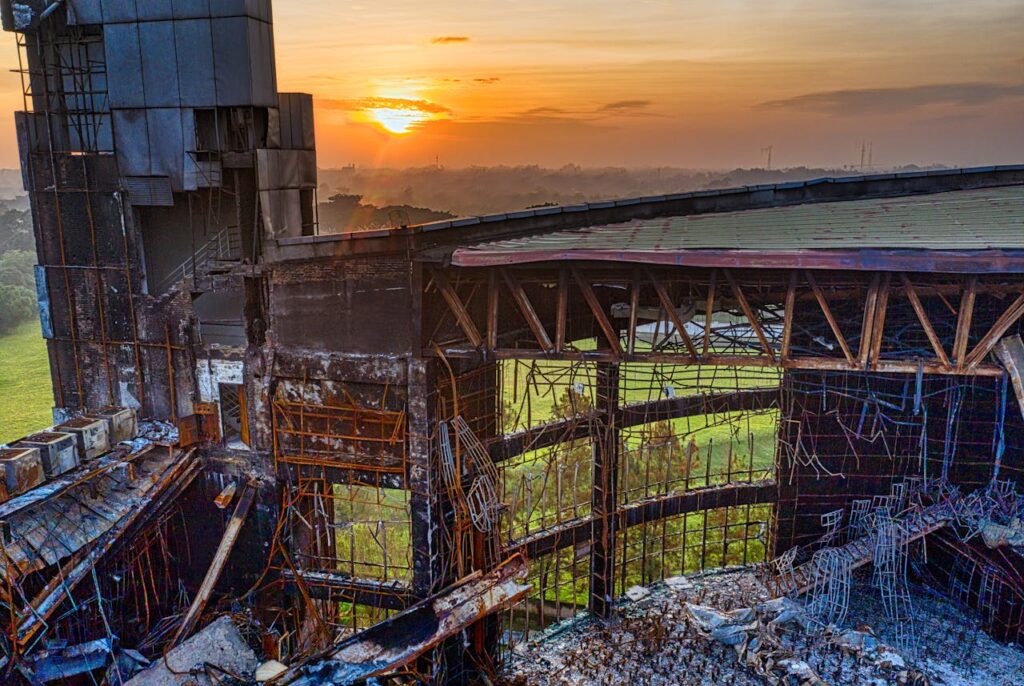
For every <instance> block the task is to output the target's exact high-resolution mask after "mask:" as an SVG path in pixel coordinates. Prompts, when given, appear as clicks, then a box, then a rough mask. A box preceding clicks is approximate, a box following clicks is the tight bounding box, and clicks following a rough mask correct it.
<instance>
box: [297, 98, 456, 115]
mask: <svg viewBox="0 0 1024 686" xmlns="http://www.w3.org/2000/svg"><path fill="white" fill-rule="evenodd" d="M315 102H316V104H317V105H318V106H319V107H321V108H323V109H327V110H343V111H347V112H362V111H366V110H409V111H416V112H425V113H427V114H451V113H452V111H451V110H450V109H449V108H447V107H445V106H444V105H440V104H438V103H436V102H430V101H429V100H415V99H412V98H360V99H358V100H335V99H331V98H317V99H316V100H315Z"/></svg>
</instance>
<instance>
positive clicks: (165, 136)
mask: <svg viewBox="0 0 1024 686" xmlns="http://www.w3.org/2000/svg"><path fill="white" fill-rule="evenodd" d="M146 121H147V122H148V124H149V149H150V153H151V155H152V162H151V168H152V172H151V173H152V174H153V175H154V176H169V177H171V186H172V187H173V188H174V190H175V191H182V190H184V188H185V180H184V176H185V160H184V150H185V142H184V138H183V135H182V130H181V111H180V110H176V109H153V110H146Z"/></svg>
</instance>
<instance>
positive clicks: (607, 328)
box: [571, 267, 622, 358]
mask: <svg viewBox="0 0 1024 686" xmlns="http://www.w3.org/2000/svg"><path fill="white" fill-rule="evenodd" d="M571 269H572V276H573V279H574V280H575V281H576V285H577V286H578V287H579V289H580V292H581V293H583V299H584V300H585V301H587V306H588V307H590V312H591V314H593V315H594V319H595V320H596V321H597V325H598V326H599V327H600V329H601V332H602V333H603V334H604V337H605V339H607V341H608V345H609V346H610V347H611V349H612V353H613V354H614V355H615V357H616V358H620V357H622V343H620V342H619V332H618V331H617V330H616V329H615V327H614V326H612V323H611V320H609V319H608V313H607V312H605V311H604V308H603V307H601V301H600V300H598V298H597V294H596V293H594V289H593V288H591V287H590V282H589V281H587V280H586V278H585V277H584V276H583V273H582V272H580V270H579V269H577V268H576V267H572V268H571Z"/></svg>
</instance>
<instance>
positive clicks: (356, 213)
mask: <svg viewBox="0 0 1024 686" xmlns="http://www.w3.org/2000/svg"><path fill="white" fill-rule="evenodd" d="M454 216H455V215H453V214H451V213H450V212H442V211H437V210H430V209H427V208H425V207H412V206H410V205H385V206H384V207H377V206H376V205H370V204H363V202H362V196H361V195H350V194H338V195H333V196H331V197H330V199H329V200H328V201H327V202H322V203H320V216H319V219H320V233H341V232H345V231H364V230H370V229H377V228H381V227H386V226H408V225H410V224H424V223H426V222H432V221H437V220H439V219H451V218H452V217H454Z"/></svg>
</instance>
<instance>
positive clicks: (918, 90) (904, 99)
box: [757, 82, 1024, 115]
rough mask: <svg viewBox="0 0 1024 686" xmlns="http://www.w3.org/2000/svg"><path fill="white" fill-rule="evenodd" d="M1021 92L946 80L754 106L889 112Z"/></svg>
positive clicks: (1018, 87)
mask: <svg viewBox="0 0 1024 686" xmlns="http://www.w3.org/2000/svg"><path fill="white" fill-rule="evenodd" d="M1022 96H1024V84H1001V83H983V82H973V83H972V82H968V83H945V84H932V85H922V86H906V87H903V88H861V89H851V90H837V91H824V92H820V93H807V94H805V95H798V96H796V97H793V98H784V99H782V100H771V101H769V102H764V103H761V104H760V105H758V106H757V109H762V110H805V111H810V112H820V113H823V114H852V115H859V114H892V113H897V112H906V111H910V110H914V109H918V108H920V107H925V106H927V105H968V106H969V105H985V104H989V103H992V102H995V101H997V100H1003V99H1006V98H1017V97H1022Z"/></svg>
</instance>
